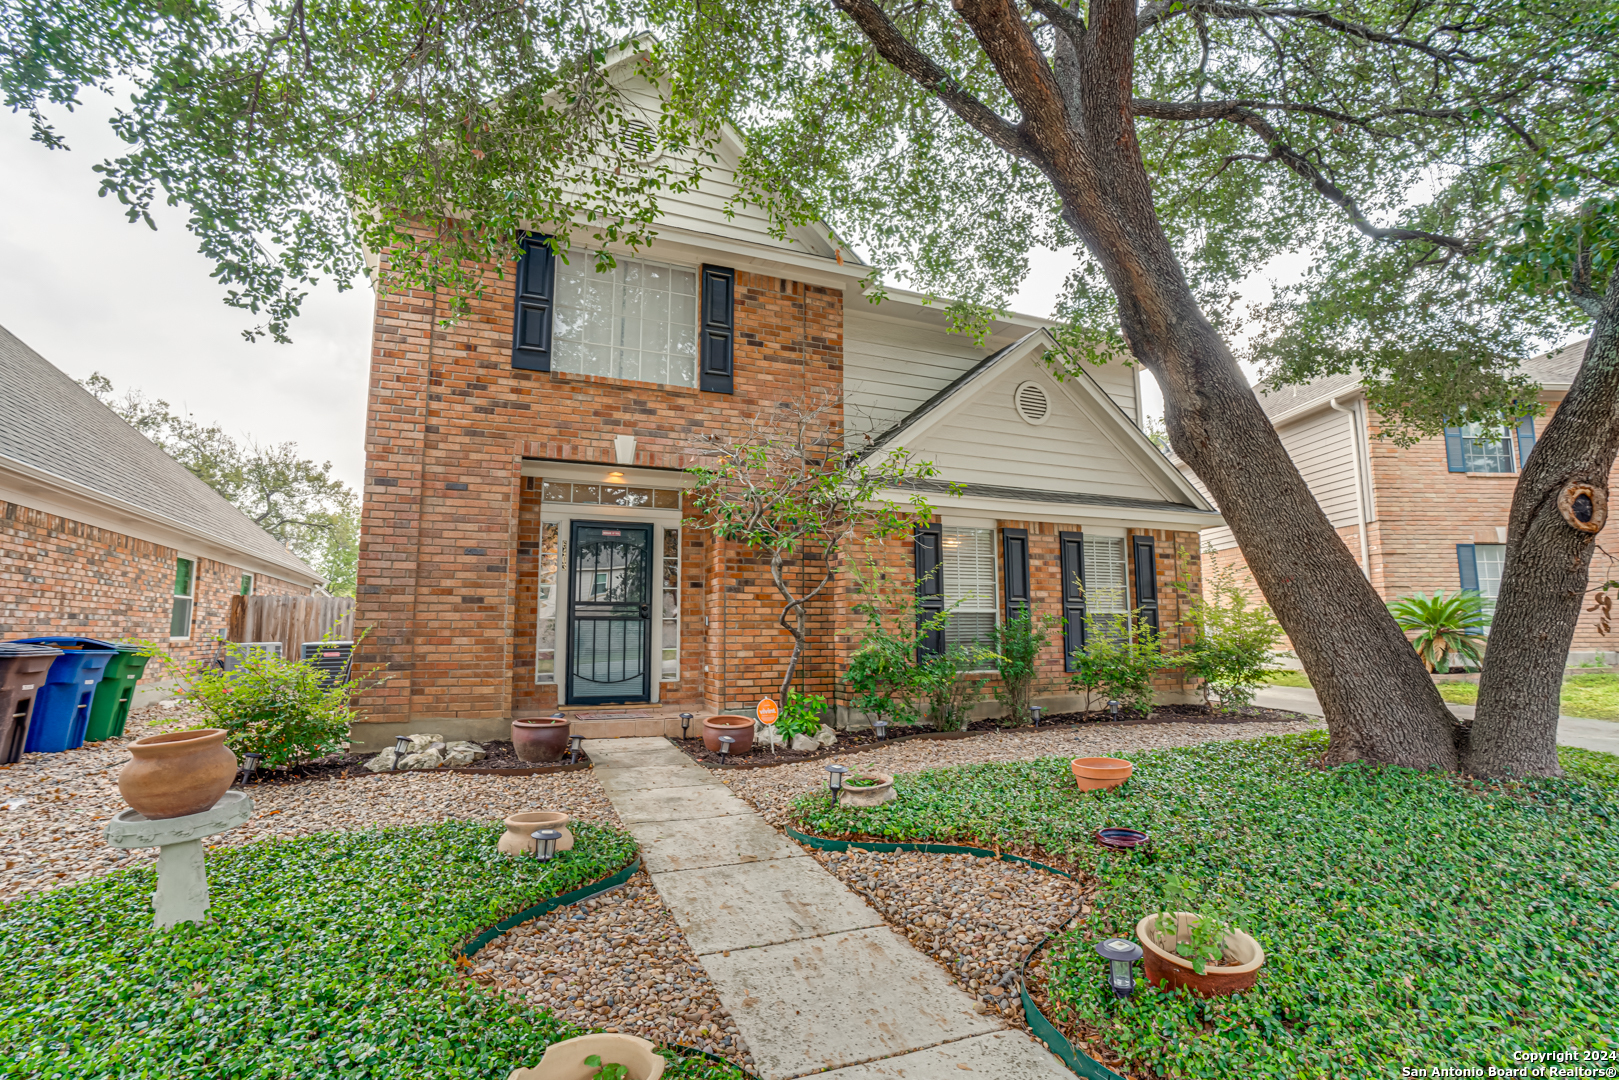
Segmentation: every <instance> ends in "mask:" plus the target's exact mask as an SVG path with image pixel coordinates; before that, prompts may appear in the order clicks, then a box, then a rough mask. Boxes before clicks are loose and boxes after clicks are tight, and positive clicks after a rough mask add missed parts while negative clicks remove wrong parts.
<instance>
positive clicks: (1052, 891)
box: [812, 851, 1092, 1026]
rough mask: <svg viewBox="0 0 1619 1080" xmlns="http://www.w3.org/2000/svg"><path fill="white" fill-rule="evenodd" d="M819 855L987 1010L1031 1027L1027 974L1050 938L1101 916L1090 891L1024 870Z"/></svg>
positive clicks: (910, 855) (983, 863) (961, 859)
mask: <svg viewBox="0 0 1619 1080" xmlns="http://www.w3.org/2000/svg"><path fill="white" fill-rule="evenodd" d="M812 854H813V855H814V857H815V860H816V861H817V862H819V863H820V864H821V865H822V866H824V867H826V868H827V869H828V870H830V871H831V872H832V873H833V874H835V875H837V877H838V879H839V880H840V881H842V882H843V883H844V884H845V885H847V886H849V888H850V889H852V890H854V891H855V892H857V893H859V894H860V896H861V897H863V898H864V899H865V901H866V903H868V904H870V905H871V906H872V907H873V908H874V909H875V910H876V911H877V913H878V914H879V915H881V916H882V917H883V920H884V921H885V922H887V923H888V924H889V925H890V926H891V927H893V928H894V930H895V931H896V932H897V933H900V934H903V935H905V937H906V938H908V939H909V940H910V942H911V944H912V945H914V946H916V947H917V948H918V949H920V950H921V951H922V952H924V953H926V954H927V955H928V956H931V957H932V958H933V959H934V960H936V961H937V962H938V963H939V964H940V966H942V967H943V968H944V969H945V971H947V972H949V974H950V977H951V978H952V979H954V980H955V981H956V982H957V983H958V984H959V985H960V986H961V988H962V989H963V990H966V991H967V992H968V993H969V994H972V995H973V996H974V997H976V998H977V999H978V1000H979V1002H980V1004H981V1008H982V1010H983V1011H986V1012H987V1011H994V1012H997V1013H999V1014H1000V1015H1001V1016H1003V1017H1005V1018H1006V1019H1008V1020H1011V1021H1013V1022H1015V1023H1017V1024H1019V1025H1023V1026H1026V1025H1025V1024H1024V1018H1023V1007H1022V1003H1021V1002H1020V1000H1019V998H1018V994H1017V989H1016V985H1015V982H1014V980H1015V978H1016V975H1017V965H1018V964H1019V963H1020V962H1022V960H1023V958H1024V957H1026V956H1028V954H1029V950H1030V949H1031V948H1033V947H1034V945H1035V944H1036V943H1037V942H1039V940H1040V939H1041V938H1043V937H1045V936H1046V935H1047V934H1050V933H1053V932H1055V931H1056V930H1057V929H1058V928H1059V927H1061V926H1062V925H1063V924H1064V923H1066V922H1067V921H1068V920H1069V919H1070V918H1072V917H1073V916H1074V915H1075V914H1076V913H1078V914H1089V912H1090V910H1091V902H1092V891H1091V889H1090V887H1089V886H1088V885H1087V884H1086V883H1084V882H1075V881H1071V880H1069V879H1068V878H1065V877H1060V876H1058V875H1056V874H1049V873H1046V872H1045V871H1043V870H1036V869H1034V868H1033V867H1028V866H1021V865H1019V864H1017V863H1010V862H1000V861H998V860H995V859H986V858H980V857H977V856H973V855H929V854H925V853H923V852H919V851H894V852H873V851H850V852H847V853H838V852H830V851H815V852H812Z"/></svg>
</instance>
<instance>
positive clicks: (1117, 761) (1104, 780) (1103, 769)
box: [1068, 757, 1136, 791]
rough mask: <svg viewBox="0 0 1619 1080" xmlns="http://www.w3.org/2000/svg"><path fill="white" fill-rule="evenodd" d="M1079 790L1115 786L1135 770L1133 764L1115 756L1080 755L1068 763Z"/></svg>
mask: <svg viewBox="0 0 1619 1080" xmlns="http://www.w3.org/2000/svg"><path fill="white" fill-rule="evenodd" d="M1068 767H1069V768H1070V769H1072V770H1073V773H1074V779H1075V780H1077V781H1079V790H1081V791H1102V790H1103V789H1105V788H1116V787H1118V786H1119V785H1120V784H1122V783H1124V782H1125V781H1126V780H1128V779H1130V774H1131V773H1133V772H1135V768H1136V767H1135V766H1134V765H1132V764H1130V763H1129V762H1128V761H1125V760H1124V759H1123V758H1116V757H1082V758H1075V759H1074V760H1073V761H1071V762H1069V763H1068Z"/></svg>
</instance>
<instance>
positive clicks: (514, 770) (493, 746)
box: [249, 739, 590, 787]
mask: <svg viewBox="0 0 1619 1080" xmlns="http://www.w3.org/2000/svg"><path fill="white" fill-rule="evenodd" d="M478 745H479V746H482V747H483V748H484V750H486V751H488V754H489V756H488V757H486V758H484V759H482V760H481V761H478V762H475V763H474V764H472V765H469V766H466V767H464V768H459V769H446V768H443V767H440V768H437V769H430V770H427V771H428V772H437V773H449V772H454V773H474V774H477V773H484V774H492V775H496V776H543V775H545V774H547V773H557V772H577V771H579V770H582V769H588V768H590V756H589V755H588V754H586V753H584V752H583V751H580V753H579V761H578V763H577V764H573V765H570V764H568V759H567V757H563V759H562V760H561V761H559V762H556V763H554V764H544V765H534V764H531V763H529V762H527V761H524V760H523V759H522V758H520V757H518V756H517V751H516V750H514V749H513V748H512V744H511V740H510V739H498V740H496V741H494V742H486V743H479V744H478ZM375 756H376V755H375V754H352V753H351V754H329V755H327V756H326V757H322V758H315V759H314V760H312V761H306V762H304V763H303V764H301V765H293V766H290V767H287V768H281V769H263V770H260V771H259V772H256V773H254V774H253V783H252V784H251V785H249V786H250V787H256V786H258V785H259V784H301V783H305V782H307V781H311V780H356V779H364V778H366V777H372V776H389V775H398V776H409V775H411V774H413V773H419V772H422V771H423V770H420V769H401V770H400V771H399V772H398V773H397V774H393V773H389V772H388V771H387V770H384V771H382V772H380V773H374V772H372V771H371V770H369V769H367V768H366V767H365V763H366V762H368V761H370V760H371V759H372V758H373V757H375Z"/></svg>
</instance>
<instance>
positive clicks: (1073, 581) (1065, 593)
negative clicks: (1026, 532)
mask: <svg viewBox="0 0 1619 1080" xmlns="http://www.w3.org/2000/svg"><path fill="white" fill-rule="evenodd" d="M1057 545H1058V554H1059V559H1058V562H1059V564H1060V566H1061V569H1062V658H1063V660H1062V664H1063V670H1064V671H1074V670H1075V669H1076V668H1077V667H1078V665H1077V664H1076V663H1075V662H1074V654H1075V653H1077V652H1083V651H1084V649H1085V536H1084V534H1083V533H1077V532H1065V533H1058V534H1057Z"/></svg>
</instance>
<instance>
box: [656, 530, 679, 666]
mask: <svg viewBox="0 0 1619 1080" xmlns="http://www.w3.org/2000/svg"><path fill="white" fill-rule="evenodd" d="M660 648H661V649H662V650H663V664H662V666H661V667H660V668H659V673H658V678H659V680H661V681H662V682H679V681H680V530H679V529H665V530H663V637H662V641H661V645H660Z"/></svg>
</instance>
